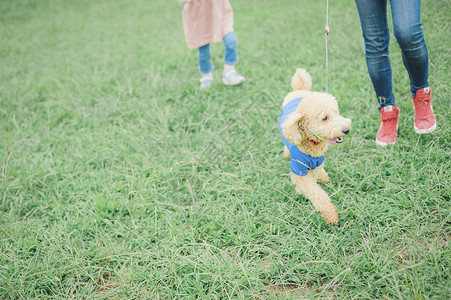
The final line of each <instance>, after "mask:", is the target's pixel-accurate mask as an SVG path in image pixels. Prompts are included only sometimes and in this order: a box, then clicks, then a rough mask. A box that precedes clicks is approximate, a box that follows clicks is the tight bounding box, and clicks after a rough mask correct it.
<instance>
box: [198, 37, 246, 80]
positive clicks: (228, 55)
mask: <svg viewBox="0 0 451 300" xmlns="http://www.w3.org/2000/svg"><path fill="white" fill-rule="evenodd" d="M223 41H224V46H225V53H224V64H227V65H234V64H236V63H237V62H238V41H237V38H236V35H235V32H233V31H231V32H229V33H227V34H226V35H224V37H223ZM199 66H200V72H201V73H202V74H208V73H210V72H211V71H212V70H213V66H212V64H211V53H210V44H206V45H205V46H202V47H200V48H199Z"/></svg>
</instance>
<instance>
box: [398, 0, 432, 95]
mask: <svg viewBox="0 0 451 300" xmlns="http://www.w3.org/2000/svg"><path fill="white" fill-rule="evenodd" d="M390 6H391V10H392V19H393V33H394V35H395V37H396V40H397V41H398V44H399V47H400V48H401V52H402V59H403V63H404V66H405V67H406V70H407V73H408V74H409V78H410V89H411V91H412V94H413V95H415V93H416V91H417V90H419V89H422V88H425V87H428V86H429V83H428V66H429V56H428V49H427V46H426V41H425V40H424V34H423V29H422V28H421V18H420V10H421V0H390Z"/></svg>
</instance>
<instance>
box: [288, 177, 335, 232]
mask: <svg viewBox="0 0 451 300" xmlns="http://www.w3.org/2000/svg"><path fill="white" fill-rule="evenodd" d="M291 180H292V181H293V183H294V184H295V189H296V192H298V193H299V194H302V195H304V196H305V197H307V199H309V200H310V202H312V204H313V206H314V207H315V208H316V210H318V211H319V212H320V213H321V215H322V216H323V218H324V220H325V221H326V223H327V224H332V225H337V223H338V213H337V210H336V208H335V206H334V205H333V204H332V203H331V202H330V198H329V196H328V195H327V193H326V192H325V191H324V190H323V189H322V188H321V187H320V186H319V185H318V183H317V182H316V178H315V177H314V176H312V174H309V173H307V175H306V176H298V175H295V174H293V173H291Z"/></svg>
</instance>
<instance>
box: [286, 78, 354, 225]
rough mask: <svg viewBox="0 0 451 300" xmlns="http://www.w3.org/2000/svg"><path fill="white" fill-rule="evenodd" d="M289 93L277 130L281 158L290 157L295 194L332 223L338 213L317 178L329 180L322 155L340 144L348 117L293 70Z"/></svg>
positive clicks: (336, 219)
mask: <svg viewBox="0 0 451 300" xmlns="http://www.w3.org/2000/svg"><path fill="white" fill-rule="evenodd" d="M291 87H292V88H293V90H294V91H293V92H291V93H288V95H287V96H286V97H285V99H284V100H283V109H282V112H281V114H280V118H279V129H280V133H281V135H282V140H283V142H284V144H285V149H284V157H285V158H286V159H288V160H290V170H291V180H292V182H293V183H294V184H295V190H296V192H297V193H299V194H302V195H304V196H305V197H306V198H308V199H309V200H310V201H311V202H312V204H313V206H314V207H315V208H316V209H317V210H318V211H319V212H321V214H322V216H323V218H324V220H325V221H326V223H327V224H333V225H336V224H337V223H338V214H337V210H336V209H335V206H334V205H333V204H332V203H331V201H330V198H329V196H328V195H327V193H326V192H325V191H324V190H323V189H322V188H321V187H320V186H319V185H318V183H317V181H318V180H319V181H321V182H329V180H330V179H329V176H328V175H327V173H326V171H325V170H324V163H323V160H324V155H325V154H326V150H327V147H328V146H329V144H341V143H342V142H343V137H344V136H345V135H346V134H348V133H349V130H350V128H351V120H350V119H347V118H344V117H342V116H341V115H340V113H339V110H338V104H337V100H335V97H334V96H332V95H330V94H327V93H322V92H312V91H310V89H311V87H312V78H311V77H310V75H309V74H308V73H307V71H306V70H305V69H297V70H296V73H295V74H294V76H293V78H292V81H291Z"/></svg>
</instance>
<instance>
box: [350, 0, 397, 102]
mask: <svg viewBox="0 0 451 300" xmlns="http://www.w3.org/2000/svg"><path fill="white" fill-rule="evenodd" d="M355 3H356V6H357V10H358V13H359V17H360V23H361V25H362V33H363V37H364V42H365V56H366V62H367V67H368V73H369V75H370V78H371V81H372V83H373V87H374V90H375V92H376V96H377V100H378V102H379V105H380V107H379V108H381V107H385V106H389V105H394V104H395V97H394V95H393V85H392V69H391V64H390V59H389V57H388V54H389V44H390V32H389V29H388V22H387V0H355Z"/></svg>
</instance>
